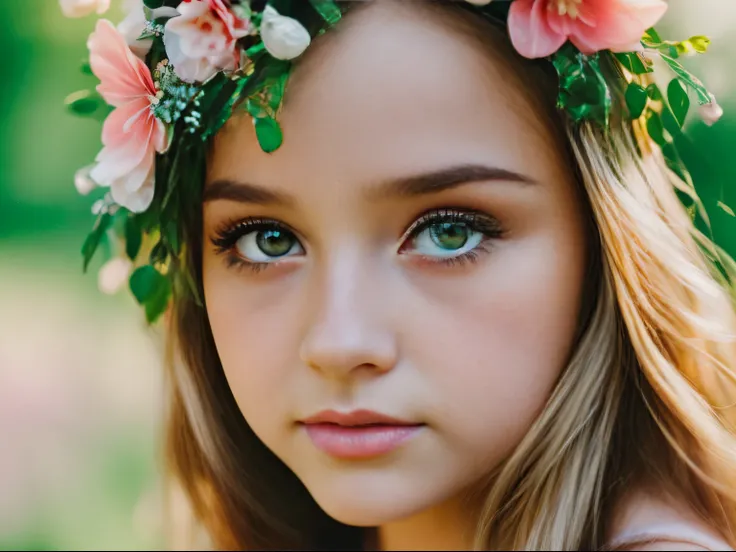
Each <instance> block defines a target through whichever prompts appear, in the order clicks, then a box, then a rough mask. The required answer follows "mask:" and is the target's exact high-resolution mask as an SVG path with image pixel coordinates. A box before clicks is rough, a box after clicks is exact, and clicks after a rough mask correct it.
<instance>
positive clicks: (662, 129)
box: [60, 0, 723, 323]
mask: <svg viewBox="0 0 736 552" xmlns="http://www.w3.org/2000/svg"><path fill="white" fill-rule="evenodd" d="M60 3H61V8H62V11H63V12H64V14H65V15H67V16H69V17H82V16H85V15H88V14H90V13H92V12H95V11H96V12H97V13H98V14H102V13H104V12H105V11H106V10H107V9H108V8H109V3H110V0H60ZM129 3H130V4H131V5H130V6H129V10H130V11H129V13H128V15H127V17H125V19H124V20H123V21H121V22H120V23H119V24H118V25H117V26H115V25H113V24H112V23H111V22H109V21H108V20H105V19H101V20H99V21H98V22H97V24H96V27H95V30H94V32H93V33H92V34H91V35H90V37H89V39H88V42H87V46H88V49H89V61H88V62H87V63H85V64H84V65H83V67H82V70H83V71H85V72H86V73H88V74H91V75H94V76H95V77H96V78H97V79H99V84H98V85H97V86H96V88H95V89H94V90H83V91H79V92H76V93H74V94H72V95H70V96H69V97H68V98H67V105H68V106H69V108H70V109H71V110H72V111H73V112H74V113H76V114H79V115H86V116H92V117H97V118H99V119H101V120H104V125H103V127H102V144H103V148H102V151H100V153H99V155H98V156H97V158H96V160H95V163H94V164H93V165H90V166H88V167H85V168H83V169H81V170H80V171H78V172H77V174H76V176H75V184H76V187H77V189H78V190H79V192H80V193H82V194H85V195H86V194H88V193H90V192H92V191H93V190H96V189H98V188H102V189H104V190H105V191H104V192H102V194H101V198H100V199H98V200H97V201H96V202H95V203H94V205H93V208H92V211H93V214H94V215H96V217H97V219H96V222H95V224H94V227H93V229H92V231H91V233H90V234H89V235H88V237H87V239H86V240H85V242H84V245H83V247H82V254H83V266H84V270H85V271H86V270H87V268H88V265H89V263H90V261H91V260H92V258H93V256H94V255H95V252H96V251H97V250H99V249H106V250H107V251H108V253H111V254H112V257H113V258H112V259H111V260H108V261H107V262H106V263H105V265H104V266H103V267H102V268H101V270H100V273H99V285H100V288H101V289H102V290H103V291H104V292H108V293H112V292H115V291H116V290H117V289H119V288H120V287H122V286H123V285H124V284H125V283H126V282H127V283H128V285H129V288H130V290H131V291H132V293H133V295H134V296H135V298H136V299H137V301H138V302H139V303H140V304H141V305H142V306H143V307H144V308H145V312H146V317H147V320H148V322H149V323H153V322H154V321H155V320H156V319H157V318H158V317H159V316H160V315H161V314H162V313H163V312H164V311H165V310H166V308H167V306H168V304H169V302H170V297H171V295H172V291H173V288H174V286H177V285H184V286H186V287H187V288H188V289H189V290H190V291H191V292H193V293H194V297H195V298H196V300H197V301H200V299H199V297H198V296H197V291H196V286H195V285H194V283H193V281H192V278H191V276H190V275H188V274H187V271H186V270H182V269H181V267H182V263H183V262H184V261H183V258H184V257H185V256H186V251H185V247H184V246H183V244H184V243H185V242H186V240H185V236H183V233H182V232H183V229H182V228H183V226H184V225H182V224H181V222H182V220H184V219H185V217H186V216H187V213H190V212H192V209H196V206H197V205H198V204H199V201H198V198H200V197H201V183H202V177H203V174H204V173H203V168H204V155H205V153H204V152H205V151H206V144H207V142H208V141H209V140H210V139H211V138H212V137H213V136H214V135H215V134H216V133H217V132H218V130H219V129H220V128H221V127H222V126H223V125H224V124H225V122H226V121H227V120H228V118H229V117H230V116H231V115H232V114H233V113H234V112H236V111H240V112H244V113H246V114H247V115H248V116H250V117H251V118H252V121H253V125H254V131H255V134H256V136H257V139H258V142H259V144H260V146H261V148H262V149H263V151H265V152H269V153H270V152H273V151H275V150H277V149H278V148H279V147H280V145H281V143H282V140H283V134H282V130H281V128H280V126H279V123H278V113H279V108H280V105H281V101H282V98H283V95H284V89H285V87H286V84H287V80H288V78H289V73H290V69H291V67H292V63H293V61H294V60H295V59H297V58H299V56H301V55H302V53H303V52H304V51H305V50H306V49H307V48H308V47H309V45H310V42H311V41H312V39H313V38H314V37H316V36H317V35H319V34H321V33H323V32H325V31H327V30H328V29H329V28H330V27H331V26H333V25H335V24H337V23H338V22H339V21H340V19H341V18H342V17H343V15H344V14H345V12H346V11H347V10H348V9H349V6H350V5H351V3H349V2H338V1H335V0H269V1H258V0H130V1H129ZM459 3H460V4H463V5H465V6H467V7H468V8H470V9H473V10H475V11H477V12H478V13H479V14H481V15H483V16H485V17H488V18H490V19H492V20H493V21H496V22H500V23H501V24H505V25H506V26H507V29H508V34H509V37H510V40H511V43H512V44H513V46H514V48H515V49H516V50H517V51H518V53H519V54H520V55H521V56H523V57H526V58H532V59H536V58H545V59H547V60H549V61H550V62H551V64H552V65H553V66H554V68H555V69H556V70H557V73H558V75H559V96H558V98H557V104H558V107H559V108H560V109H561V110H562V111H564V112H565V113H567V116H568V117H569V118H570V119H571V121H572V122H573V123H575V124H578V123H581V122H583V121H592V122H594V123H595V124H597V125H600V126H601V127H603V128H604V129H607V128H608V124H609V116H610V114H611V112H612V109H613V107H614V104H615V103H616V102H621V103H623V104H625V105H622V106H621V110H622V112H623V113H625V115H626V116H627V117H628V119H629V120H630V121H631V123H632V125H633V124H634V122H638V123H639V125H638V126H639V127H640V128H642V129H644V132H645V133H646V134H648V136H649V137H650V138H651V140H652V141H653V142H654V143H656V144H658V145H659V146H660V147H661V149H662V152H663V154H664V158H665V160H666V161H667V163H668V165H669V166H670V168H671V169H672V170H674V171H675V172H676V173H677V174H678V175H679V176H680V177H681V178H682V179H683V180H685V181H686V182H689V176H688V174H687V171H686V169H685V167H684V166H683V164H682V162H681V161H680V159H679V157H678V155H677V151H676V149H675V147H674V145H673V139H674V137H675V136H677V134H678V133H680V132H681V128H682V126H683V124H684V121H685V117H686V115H687V113H688V111H689V108H690V105H691V97H693V96H694V97H695V98H697V102H698V103H699V104H700V106H701V114H702V116H703V118H704V119H705V121H706V122H707V123H708V124H712V123H714V122H715V121H716V120H717V119H718V118H719V117H720V116H721V115H722V113H723V111H722V109H721V108H720V106H719V105H718V103H717V102H716V100H715V98H714V96H713V95H712V94H710V93H709V92H708V90H706V88H705V87H704V86H703V84H702V83H701V82H700V81H699V80H698V79H697V78H696V77H695V76H693V75H692V74H691V73H690V72H689V71H687V70H686V69H685V67H684V66H683V65H682V64H681V63H680V61H679V59H678V58H680V57H682V56H686V55H695V54H701V53H704V52H706V50H707V49H708V46H709V44H710V41H709V40H708V38H706V37H704V36H695V37H692V38H690V39H687V40H683V41H676V42H673V41H667V40H663V39H662V38H661V37H660V36H659V34H658V33H657V32H656V31H655V30H654V28H653V26H654V25H655V24H656V23H657V22H658V21H659V20H660V19H661V17H662V16H663V15H664V13H665V12H666V10H667V4H666V3H665V2H664V1H662V0H494V1H491V0H465V1H464V2H459ZM657 58H658V59H659V60H661V61H662V62H663V64H662V67H663V68H668V69H669V71H670V72H671V76H670V77H669V79H668V80H669V82H668V85H667V86H666V87H664V86H662V87H660V85H659V84H657V83H654V84H652V82H654V79H652V78H651V77H652V76H651V75H649V74H650V73H653V72H654V68H655V63H654V60H655V59H657ZM609 62H612V63H613V64H614V66H615V67H617V68H618V71H617V75H616V76H615V79H618V81H619V82H618V83H614V82H612V80H611V79H612V77H610V76H608V74H607V73H606V72H605V71H604V69H603V65H604V63H609ZM621 83H623V84H624V86H625V94H623V98H622V99H621V100H619V99H618V96H617V95H615V94H614V93H613V90H614V88H613V87H614V86H616V87H617V88H619V87H620V86H621ZM103 194H104V195H103ZM101 245H104V246H105V247H101ZM182 276H183V277H182Z"/></svg>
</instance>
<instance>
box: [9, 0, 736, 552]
mask: <svg viewBox="0 0 736 552" xmlns="http://www.w3.org/2000/svg"><path fill="white" fill-rule="evenodd" d="M1 1H2V2H4V3H3V4H2V6H3V10H2V11H3V17H1V18H0V54H2V73H3V75H2V85H1V86H0V549H16V550H17V549H21V550H59V549H89V550H91V549H103V550H104V549H107V550H111V549H118V550H123V549H126V550H143V549H151V548H154V549H155V548H159V549H160V548H162V547H163V546H164V541H163V539H162V537H163V532H162V520H161V505H162V498H161V492H160V488H161V486H160V476H161V468H160V436H161V420H162V413H163V401H162V395H163V389H162V378H161V369H160V364H161V363H160V358H161V352H160V347H159V343H158V341H157V336H156V335H155V334H153V333H152V332H151V330H150V329H149V328H147V326H146V324H145V321H144V319H143V317H142V314H141V312H140V309H139V308H138V307H137V306H136V304H135V301H134V299H133V298H132V296H131V295H130V294H129V293H128V292H127V290H124V291H123V292H121V293H119V294H117V295H114V296H110V295H104V294H102V293H100V291H99V290H98V288H97V285H98V284H97V270H98V269H99V267H100V264H101V258H98V259H97V260H95V261H94V262H93V263H92V266H91V268H90V271H89V272H88V273H87V274H86V275H85V274H82V270H81V254H80V248H81V245H82V242H83V240H84V237H85V236H86V233H87V232H88V231H89V229H90V228H91V224H92V222H93V216H92V214H91V212H90V207H91V205H92V202H93V197H91V196H87V197H82V196H80V195H79V194H78V193H77V191H76V189H75V187H74V184H73V176H74V173H75V171H76V170H77V169H78V168H80V167H82V166H85V165H88V164H89V163H90V162H91V161H92V160H93V159H94V156H95V155H96V154H97V152H98V151H99V148H100V138H99V136H100V128H101V124H100V123H98V122H95V121H93V120H90V119H80V118H77V117H73V116H71V115H70V114H69V113H68V112H67V110H66V108H65V107H64V104H63V100H64V98H65V97H66V96H67V95H68V94H69V93H71V92H74V91H76V90H80V89H83V88H87V87H88V86H90V84H93V80H92V77H89V76H85V75H84V74H82V73H81V72H80V71H79V69H78V68H79V66H80V64H81V61H82V60H83V58H84V56H85V54H86V47H85V41H86V37H87V35H88V34H89V33H90V32H91V31H92V28H93V26H94V23H95V17H94V16H90V17H87V18H83V19H78V20H69V19H64V18H63V17H62V15H61V12H60V9H59V6H58V3H57V0H23V2H12V3H11V2H10V1H9V0H1ZM120 1H121V0H113V5H114V8H113V11H112V12H110V14H109V17H110V18H111V19H112V20H113V21H115V22H117V21H119V20H120V17H119V14H120V13H121V12H120V7H119V6H116V3H117V4H120ZM660 27H661V30H662V31H663V32H666V33H667V36H668V37H673V38H674V37H676V38H687V37H689V36H691V35H696V34H707V35H709V36H710V37H711V38H712V39H713V41H714V43H713V46H712V49H711V51H710V53H709V54H708V55H706V56H704V57H701V58H699V59H698V60H686V65H688V66H689V67H690V68H691V69H693V70H694V71H696V72H697V74H698V75H699V76H701V77H702V79H703V80H704V81H705V82H706V84H707V85H708V86H709V88H710V89H711V90H712V91H713V92H714V93H715V94H716V95H717V96H718V99H719V102H720V103H721V105H722V106H723V107H724V109H725V110H726V115H725V117H724V118H723V119H722V120H721V122H720V123H718V124H717V125H715V126H714V127H707V126H705V125H704V124H703V123H701V122H700V121H699V120H698V118H697V117H694V116H693V115H691V116H690V122H689V123H688V126H687V132H686V135H685V136H684V138H683V139H681V140H680V147H681V148H682V151H683V155H684V157H685V159H686V161H687V162H688V164H689V167H690V169H691V172H692V174H693V176H694V179H695V183H696V186H697V187H698V190H699V192H700V193H701V195H702V196H703V197H704V198H705V201H706V203H707V204H708V206H709V208H710V214H711V216H712V225H713V231H714V233H715V235H716V238H717V239H718V241H719V243H720V244H721V245H722V246H723V247H725V248H726V250H727V251H729V252H731V253H732V254H736V219H734V218H732V217H731V216H729V215H728V214H726V213H725V212H724V211H723V210H720V209H718V208H717V207H715V203H716V202H717V201H718V200H724V201H725V203H726V204H729V205H731V206H733V207H734V208H736V71H734V69H736V61H735V59H736V31H734V29H736V0H670V11H669V13H668V15H667V16H666V19H665V20H664V22H663V24H662V25H660Z"/></svg>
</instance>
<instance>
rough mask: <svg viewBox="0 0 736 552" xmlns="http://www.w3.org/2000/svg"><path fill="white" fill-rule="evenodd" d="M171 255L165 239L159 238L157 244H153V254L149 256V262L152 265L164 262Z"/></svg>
mask: <svg viewBox="0 0 736 552" xmlns="http://www.w3.org/2000/svg"><path fill="white" fill-rule="evenodd" d="M168 256H169V250H168V249H167V247H166V244H165V243H164V241H163V240H159V241H158V243H157V244H156V245H154V246H153V249H152V250H151V254H150V255H149V256H148V262H149V263H150V264H152V265H157V264H163V263H165V262H166V259H167V258H168Z"/></svg>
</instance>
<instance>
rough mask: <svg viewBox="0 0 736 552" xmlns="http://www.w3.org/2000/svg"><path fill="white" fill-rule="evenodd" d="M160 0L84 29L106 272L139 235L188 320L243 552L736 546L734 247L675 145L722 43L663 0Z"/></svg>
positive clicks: (160, 304) (184, 431)
mask: <svg viewBox="0 0 736 552" xmlns="http://www.w3.org/2000/svg"><path fill="white" fill-rule="evenodd" d="M78 4H79V3H78ZM82 4H86V6H87V8H88V9H89V8H90V6H91V5H92V4H94V3H90V2H88V1H87V2H82ZM144 4H145V7H144V8H141V7H140V6H139V7H138V8H137V9H136V11H135V12H134V13H132V14H131V15H130V16H129V17H128V18H127V19H126V20H125V21H124V24H121V25H120V26H119V27H118V28H115V27H114V26H113V25H112V24H110V23H109V22H107V21H105V20H102V21H100V22H99V23H98V25H97V27H96V29H95V31H94V33H93V34H92V36H91V37H90V40H89V42H88V45H89V49H90V65H91V70H92V72H93V73H94V74H95V75H96V76H97V78H98V79H99V81H100V84H99V86H98V88H97V90H98V92H99V94H100V95H101V96H102V98H104V100H105V101H106V102H107V103H108V104H110V105H111V106H113V107H115V110H114V111H112V113H110V114H109V115H108V116H107V119H106V122H105V125H104V129H103V135H102V139H103V144H104V149H103V150H102V152H101V153H100V155H99V156H98V158H97V161H96V163H95V165H93V166H92V167H90V168H88V169H87V170H86V171H84V172H82V173H80V174H79V175H78V181H79V182H82V183H85V185H86V184H90V183H92V184H94V185H96V186H102V187H104V188H110V190H109V193H107V194H106V195H105V196H104V197H103V198H102V199H101V200H99V201H98V203H97V204H96V212H97V213H98V214H99V219H98V221H97V224H96V226H95V229H94V230H93V232H92V234H90V237H89V238H88V240H87V242H85V246H84V254H85V262H86V263H87V262H89V260H90V258H91V257H92V254H93V253H94V250H95V248H96V246H97V245H98V244H99V243H100V242H101V241H103V240H105V239H107V238H106V237H107V236H108V235H110V236H122V237H124V240H123V241H122V242H120V243H121V244H122V246H123V247H122V249H121V251H122V253H121V255H124V256H126V257H127V258H128V259H129V261H126V262H131V263H135V267H136V268H135V270H134V271H133V272H132V274H131V275H130V289H131V290H132V292H133V294H134V295H135V297H136V298H137V300H138V301H139V302H140V303H141V304H142V305H143V306H144V307H145V310H146V314H147V316H148V319H149V321H151V322H153V321H154V320H156V318H157V317H158V315H159V314H160V313H161V312H163V311H164V310H166V316H165V321H166V328H167V331H168V335H169V337H170V344H171V362H170V370H169V373H168V375H169V377H170V383H171V410H170V413H169V418H168V426H167V427H168V444H167V447H168V448H167V450H168V461H169V465H170V467H171V470H172V473H173V475H174V476H175V478H176V479H177V481H178V483H179V484H180V485H182V486H183V488H184V490H185V491H186V494H187V496H188V499H189V500H190V502H191V504H192V506H193V508H194V511H195V513H196V515H197V518H198V520H199V521H200V522H201V523H202V525H203V526H204V527H205V528H206V529H207V531H208V533H209V535H210V537H211V539H212V542H213V544H214V546H215V547H216V548H219V549H241V550H251V549H317V550H324V549H334V550H338V549H339V550H349V549H353V550H354V549H380V550H402V549H413V550H419V549H434V550H439V549H447V550H452V549H455V550H459V549H482V550H486V549H524V550H539V549H550V550H592V549H619V550H729V549H731V547H733V546H735V545H736V532H735V531H734V524H736V435H735V433H734V431H735V429H734V419H735V414H736V413H735V411H734V408H733V406H732V405H733V404H734V401H736V385H735V383H736V382H735V378H734V367H735V366H736V344H735V342H734V335H735V334H736V311H735V309H734V301H733V296H732V290H733V288H732V286H731V283H730V281H731V280H730V276H731V274H732V272H731V270H732V269H731V265H730V261H729V260H728V258H727V257H726V256H725V255H724V254H723V253H722V252H721V251H719V250H718V249H717V247H716V246H715V245H714V244H712V243H711V242H710V241H709V240H708V239H707V235H706V234H705V233H701V230H702V229H703V228H704V226H703V225H702V224H700V223H702V222H703V219H702V218H698V214H700V216H701V217H702V216H703V212H702V210H700V209H699V207H700V204H699V202H698V200H697V196H696V195H695V194H694V191H693V189H692V187H691V184H690V181H689V177H688V174H687V172H686V171H685V169H684V167H683V166H682V165H681V163H679V160H678V157H677V153H676V151H675V148H674V146H673V140H674V138H675V137H676V135H677V133H678V132H679V131H680V127H681V125H682V123H683V120H684V118H685V115H686V114H687V111H688V107H689V105H690V102H691V98H692V100H693V101H699V103H701V104H702V105H703V107H702V112H703V115H704V116H705V117H706V118H707V119H708V120H709V122H713V121H714V120H715V118H717V116H718V115H719V113H717V112H718V111H719V107H718V104H717V103H716V102H715V99H714V98H713V96H712V95H709V94H708V92H707V90H705V88H704V87H703V85H702V84H701V83H700V81H698V80H697V79H695V78H694V77H693V76H692V75H690V74H689V73H688V72H687V71H686V70H685V69H684V68H683V67H682V66H681V65H680V64H679V62H678V61H677V57H678V56H679V55H682V54H684V53H688V52H698V53H702V52H703V51H704V50H705V49H706V48H707V39H705V38H703V37H696V38H694V39H691V40H690V41H684V42H671V41H670V42H667V41H665V40H663V39H662V38H660V37H659V35H658V34H657V32H656V31H655V30H654V29H653V28H652V26H653V25H654V24H655V23H657V22H658V21H659V20H660V18H661V17H662V16H663V15H664V12H665V10H666V7H667V6H666V4H664V3H663V2H661V1H660V0H640V1H638V2H633V1H631V0H605V1H604V0H513V1H510V2H509V1H505V2H504V1H502V0H497V1H495V2H489V1H488V0H486V1H480V0H474V1H470V0H468V1H455V2H450V1H445V2H437V1H429V0H426V1H416V2H414V1H412V2H409V1H406V0H401V1H391V0H376V1H372V2H357V3H343V2H340V3H336V2H333V1H331V0H310V1H306V0H299V1H288V0H284V1H271V2H268V3H266V2H257V1H252V2H250V3H248V2H245V1H241V2H237V1H232V2H228V1H226V0H185V1H183V2H181V3H180V2H178V1H173V2H170V1H168V0H145V2H144ZM80 6H81V5H80ZM80 6H77V7H78V8H79V10H78V11H77V12H75V15H80V14H82V13H84V10H83V9H82V7H80ZM103 7H104V6H103ZM92 8H94V6H92ZM69 9H71V8H69ZM92 100H93V96H87V97H85V101H87V104H85V105H88V104H89V102H90V101H92ZM80 101H81V100H80V99H79V97H77V98H76V101H75V102H74V103H73V105H72V107H75V108H77V109H78V110H81V109H82V107H83V106H82V105H81V104H80V103H79V102H80ZM87 111H89V109H87ZM705 227H706V228H707V225H706V226H705ZM698 228H700V230H698ZM170 298H171V300H170Z"/></svg>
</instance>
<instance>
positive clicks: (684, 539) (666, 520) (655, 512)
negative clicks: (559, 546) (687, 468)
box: [607, 490, 734, 551]
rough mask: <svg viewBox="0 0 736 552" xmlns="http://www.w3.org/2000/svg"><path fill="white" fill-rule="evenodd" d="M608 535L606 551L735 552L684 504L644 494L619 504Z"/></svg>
mask: <svg viewBox="0 0 736 552" xmlns="http://www.w3.org/2000/svg"><path fill="white" fill-rule="evenodd" d="M610 534H611V536H610V538H609V545H608V546H607V548H608V549H609V550H647V551H649V550H651V551H654V550H734V549H733V548H732V547H731V546H729V544H728V542H727V541H726V539H725V537H724V536H723V535H721V533H720V532H719V531H718V529H717V528H716V527H714V526H712V525H709V524H708V523H707V522H706V521H704V520H703V519H702V518H701V517H699V516H698V515H697V514H696V513H695V511H694V510H693V509H692V508H691V507H690V506H688V504H687V503H686V502H685V501H684V500H678V499H675V498H672V497H669V496H667V495H665V494H664V493H655V492H650V491H643V490H641V491H636V492H633V493H631V494H630V495H629V496H627V497H626V498H625V499H624V500H622V501H621V503H620V504H619V506H618V507H617V509H616V511H615V512H614V517H613V520H612V524H611V532H610Z"/></svg>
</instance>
